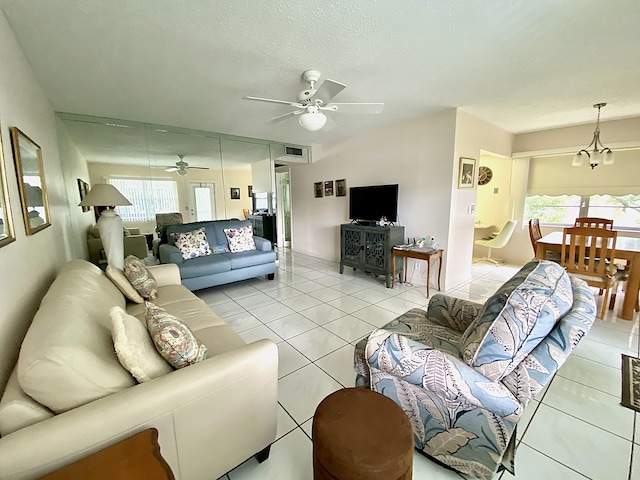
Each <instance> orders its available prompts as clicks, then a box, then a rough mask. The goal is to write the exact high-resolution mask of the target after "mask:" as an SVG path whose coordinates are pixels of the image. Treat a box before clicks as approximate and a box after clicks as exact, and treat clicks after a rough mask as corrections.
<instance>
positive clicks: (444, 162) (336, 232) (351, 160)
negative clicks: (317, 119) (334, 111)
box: [291, 109, 456, 285]
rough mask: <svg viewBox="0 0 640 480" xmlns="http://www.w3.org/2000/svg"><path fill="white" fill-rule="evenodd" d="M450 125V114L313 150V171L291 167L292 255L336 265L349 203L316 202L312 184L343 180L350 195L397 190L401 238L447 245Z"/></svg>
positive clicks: (452, 125)
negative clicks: (362, 189) (384, 187)
mask: <svg viewBox="0 0 640 480" xmlns="http://www.w3.org/2000/svg"><path fill="white" fill-rule="evenodd" d="M455 119H456V112H455V110H453V109H448V110H446V111H443V112H441V113H439V114H436V115H433V116H430V117H422V118H417V119H414V120H410V121H407V122H403V123H399V124H396V125H392V126H389V127H384V128H380V129H376V130H373V131H369V132H365V133H362V134H359V135H356V136H353V137H350V138H347V139H343V140H339V141H336V142H333V143H330V144H327V145H323V146H319V147H314V148H313V163H312V164H311V165H292V166H291V196H292V237H293V238H292V248H293V249H294V250H296V251H300V252H305V253H309V254H311V255H315V256H318V257H322V258H326V259H331V260H335V261H338V260H339V257H340V238H339V236H340V224H342V223H348V222H349V196H348V195H347V196H346V197H336V196H335V195H334V196H330V197H322V198H315V197H314V189H313V184H314V183H315V182H324V181H326V180H338V179H343V178H344V179H346V182H347V189H348V188H350V187H356V186H366V185H378V184H393V183H397V184H399V194H398V223H399V224H400V225H403V226H404V227H405V236H408V237H423V236H425V237H428V236H431V235H433V236H435V237H436V239H437V241H438V242H440V243H441V245H446V243H447V236H448V222H449V204H450V195H451V182H450V181H449V179H450V178H451V176H452V174H453V162H452V158H453V149H454V148H453V147H454V145H453V143H454V130H455ZM443 179H444V181H443ZM445 248H446V247H445ZM444 280H445V278H444V276H443V285H444V284H445V281H444Z"/></svg>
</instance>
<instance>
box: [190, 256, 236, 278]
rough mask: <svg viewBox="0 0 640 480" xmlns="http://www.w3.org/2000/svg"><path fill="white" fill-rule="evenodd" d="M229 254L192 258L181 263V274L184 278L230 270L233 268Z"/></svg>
mask: <svg viewBox="0 0 640 480" xmlns="http://www.w3.org/2000/svg"><path fill="white" fill-rule="evenodd" d="M227 255H231V254H225V255H210V256H208V257H198V258H191V259H189V261H188V262H185V263H183V264H182V265H180V276H181V277H182V278H193V277H202V276H205V275H212V274H214V273H223V272H228V271H229V270H231V260H230V259H229V258H228V257H227Z"/></svg>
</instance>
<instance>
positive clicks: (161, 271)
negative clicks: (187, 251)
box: [147, 263, 181, 287]
mask: <svg viewBox="0 0 640 480" xmlns="http://www.w3.org/2000/svg"><path fill="white" fill-rule="evenodd" d="M147 269H148V270H149V271H150V272H151V274H152V275H153V278H155V279H156V283H157V284H158V286H159V287H166V286H167V285H180V284H181V278H180V269H179V268H178V266H177V265H176V264H175V263H165V264H161V265H150V266H148V267H147Z"/></svg>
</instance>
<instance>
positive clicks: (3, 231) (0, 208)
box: [0, 130, 16, 247]
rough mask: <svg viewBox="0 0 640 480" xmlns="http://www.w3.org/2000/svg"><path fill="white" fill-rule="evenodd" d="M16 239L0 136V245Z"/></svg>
mask: <svg viewBox="0 0 640 480" xmlns="http://www.w3.org/2000/svg"><path fill="white" fill-rule="evenodd" d="M0 131H1V130H0ZM15 239H16V237H15V236H14V234H13V222H12V219H11V209H10V208H9V191H8V190H7V173H6V170H5V166H4V158H3V155H2V138H0V247H2V246H4V245H7V244H9V243H11V242H13V241H14V240H15Z"/></svg>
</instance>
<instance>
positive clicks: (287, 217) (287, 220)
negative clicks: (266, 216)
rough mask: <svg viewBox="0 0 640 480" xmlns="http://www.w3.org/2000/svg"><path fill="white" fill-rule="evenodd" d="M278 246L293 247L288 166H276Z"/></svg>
mask: <svg viewBox="0 0 640 480" xmlns="http://www.w3.org/2000/svg"><path fill="white" fill-rule="evenodd" d="M276 199H277V201H278V206H277V208H276V214H277V218H276V220H277V222H278V227H277V228H276V230H277V232H278V241H277V244H278V246H282V247H291V182H290V174H289V168H288V167H278V168H276Z"/></svg>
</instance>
